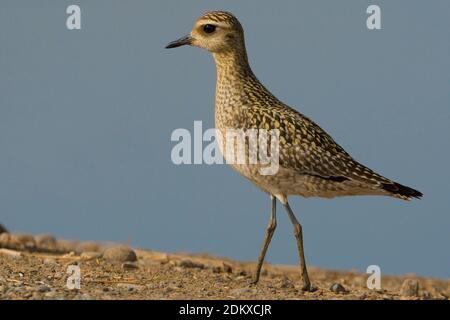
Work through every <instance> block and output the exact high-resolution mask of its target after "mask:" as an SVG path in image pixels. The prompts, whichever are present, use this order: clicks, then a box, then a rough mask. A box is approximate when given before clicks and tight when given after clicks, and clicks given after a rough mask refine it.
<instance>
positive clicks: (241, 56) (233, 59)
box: [213, 49, 254, 87]
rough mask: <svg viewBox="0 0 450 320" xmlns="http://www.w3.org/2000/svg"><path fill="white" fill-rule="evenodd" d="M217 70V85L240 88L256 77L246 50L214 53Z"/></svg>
mask: <svg viewBox="0 0 450 320" xmlns="http://www.w3.org/2000/svg"><path fill="white" fill-rule="evenodd" d="M213 56H214V60H215V62H216V69H217V85H218V86H219V85H222V86H226V87H228V86H233V87H236V86H240V84H241V83H242V82H243V81H248V78H249V77H254V75H253V72H252V69H251V68H250V64H249V63H248V58H247V53H246V52H245V49H242V50H233V51H228V52H219V53H213Z"/></svg>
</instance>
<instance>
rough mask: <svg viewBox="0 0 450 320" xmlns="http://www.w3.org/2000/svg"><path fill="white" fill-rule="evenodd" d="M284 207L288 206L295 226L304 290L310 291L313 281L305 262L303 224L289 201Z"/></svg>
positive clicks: (287, 209) (290, 217)
mask: <svg viewBox="0 0 450 320" xmlns="http://www.w3.org/2000/svg"><path fill="white" fill-rule="evenodd" d="M284 207H285V208H286V211H287V213H288V215H289V219H290V220H291V222H292V225H293V226H294V235H295V238H296V239H297V249H298V256H299V258H300V269H301V280H302V284H303V288H302V289H303V291H310V290H311V282H310V281H309V277H308V270H307V269H306V262H305V252H304V250H303V233H302V226H301V224H300V223H299V222H298V220H297V218H296V217H295V215H294V212H292V209H291V207H290V206H289V203H288V202H287V201H286V203H285V204H284Z"/></svg>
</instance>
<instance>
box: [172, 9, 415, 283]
mask: <svg viewBox="0 0 450 320" xmlns="http://www.w3.org/2000/svg"><path fill="white" fill-rule="evenodd" d="M186 44H188V45H193V46H197V47H200V48H203V49H206V50H208V51H209V52H211V53H212V55H213V57H214V60H215V63H216V67H217V84H216V102H215V104H216V111H215V124H216V129H217V130H218V131H219V133H220V134H219V136H221V137H225V136H226V135H227V132H228V130H230V129H232V130H243V131H246V130H247V131H248V129H265V130H272V129H278V130H279V133H280V135H279V169H278V171H277V172H276V173H275V174H273V175H262V174H261V172H260V170H259V169H260V168H261V165H260V164H249V161H248V159H247V163H244V164H233V163H232V164H231V166H232V167H233V168H234V169H235V170H237V171H238V172H239V173H240V174H242V175H243V176H245V177H246V178H247V179H249V180H250V181H252V182H253V183H254V184H256V185H257V186H258V187H259V188H261V189H262V190H264V191H265V192H267V193H268V194H270V196H271V199H272V211H271V216H270V220H269V225H268V227H267V232H266V236H265V239H264V243H263V246H262V249H261V253H260V256H259V258H258V266H257V271H256V275H255V280H254V283H257V282H258V280H259V275H260V271H261V267H262V264H263V261H264V257H265V254H266V251H267V248H268V246H269V243H270V240H271V238H272V235H273V233H274V231H275V228H276V200H275V198H277V199H279V200H280V201H281V203H282V204H283V205H284V207H285V209H286V211H287V214H288V216H289V218H290V220H291V222H292V224H293V226H294V235H295V237H296V240H297V248H298V254H299V258H300V267H301V279H302V282H303V289H304V290H310V289H311V284H310V281H309V277H308V273H307V269H306V262H305V256H304V250H303V235H302V227H301V225H300V223H299V222H298V220H297V219H296V217H295V215H294V213H293V211H292V209H291V208H290V205H289V203H288V197H289V196H291V195H300V196H304V197H311V196H316V197H325V198H333V197H337V196H350V195H385V196H392V197H396V198H400V199H404V200H410V199H411V198H420V197H421V196H422V193H420V192H419V191H416V190H414V189H412V188H409V187H406V186H403V185H401V184H399V183H396V182H393V181H392V180H389V179H387V178H385V177H383V176H381V175H379V174H377V173H375V172H374V171H372V170H370V169H369V168H367V167H365V166H363V165H362V164H360V163H358V162H357V161H355V160H354V159H353V158H352V157H351V156H350V155H349V154H348V153H347V152H346V151H345V150H344V149H343V148H342V147H341V146H339V145H338V144H337V143H336V142H335V141H334V140H333V139H332V138H331V137H330V136H329V135H328V134H327V133H326V132H325V131H324V130H323V129H321V128H320V127H319V126H318V125H317V124H316V123H314V122H313V121H312V120H310V119H309V118H307V117H306V116H304V115H303V114H301V113H299V112H298V111H296V110H295V109H293V108H291V107H289V106H287V105H286V104H284V103H283V102H281V101H280V100H278V99H277V98H276V97H275V96H274V95H272V94H271V93H270V92H269V91H268V90H267V89H266V88H265V87H264V86H263V85H262V84H261V83H260V82H259V80H258V79H257V78H256V76H255V75H254V73H253V72H252V70H251V68H250V65H249V63H248V58H247V52H246V48H245V41H244V31H243V28H242V26H241V24H240V23H239V21H238V20H237V19H236V17H234V16H233V15H232V14H231V13H228V12H224V11H213V12H207V13H205V14H204V15H203V16H201V17H200V18H199V19H198V20H197V21H196V23H195V26H194V28H193V29H192V31H191V33H190V34H189V35H188V36H186V37H183V38H181V39H179V40H176V41H173V42H171V43H170V44H169V45H168V46H167V48H174V47H179V46H181V45H186ZM223 140H224V139H222V141H219V146H221V150H222V154H223V155H224V157H225V158H226V160H227V162H230V161H229V160H230V159H227V152H224V151H225V150H226V149H228V148H229V147H228V146H226V141H223ZM225 148H226V149H225ZM233 148H241V150H242V148H244V152H245V154H246V155H247V157H248V156H249V155H250V154H256V153H257V148H258V146H257V145H256V146H255V145H251V144H250V145H249V144H244V146H242V144H241V145H240V146H239V144H238V143H233ZM252 148H253V149H252ZM236 153H237V152H236V151H235V152H234V154H236ZM233 160H234V159H231V162H233Z"/></svg>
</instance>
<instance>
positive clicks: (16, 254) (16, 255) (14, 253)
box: [0, 249, 22, 259]
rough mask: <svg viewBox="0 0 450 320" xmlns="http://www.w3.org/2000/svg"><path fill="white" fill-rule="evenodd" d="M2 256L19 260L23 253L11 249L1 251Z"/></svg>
mask: <svg viewBox="0 0 450 320" xmlns="http://www.w3.org/2000/svg"><path fill="white" fill-rule="evenodd" d="M0 254H3V255H6V256H9V257H11V258H13V259H18V258H21V257H22V253H21V252H20V251H15V250H10V249H0Z"/></svg>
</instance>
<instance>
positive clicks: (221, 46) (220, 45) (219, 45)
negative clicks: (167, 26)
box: [166, 11, 244, 53]
mask: <svg viewBox="0 0 450 320" xmlns="http://www.w3.org/2000/svg"><path fill="white" fill-rule="evenodd" d="M184 45H191V46H195V47H199V48H202V49H205V50H208V51H209V52H211V53H226V52H230V51H236V50H241V49H244V31H243V29H242V26H241V24H240V23H239V21H238V19H237V18H236V17H235V16H234V15H232V14H231V13H229V12H225V11H211V12H206V13H205V14H203V15H202V16H201V17H200V18H198V19H197V21H196V22H195V24H194V27H193V29H192V30H191V32H190V33H189V34H188V35H186V36H184V37H182V38H180V39H178V40H175V41H172V42H170V43H169V44H168V45H167V46H166V48H167V49H169V48H176V47H180V46H184Z"/></svg>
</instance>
